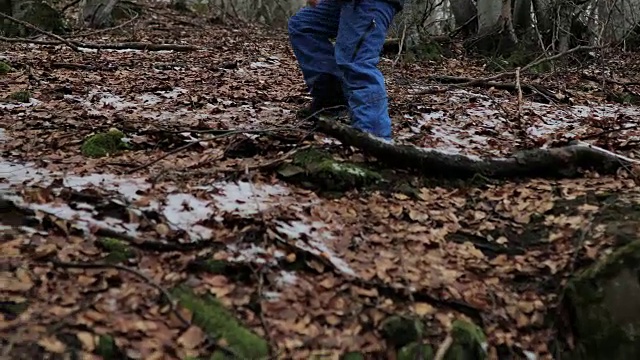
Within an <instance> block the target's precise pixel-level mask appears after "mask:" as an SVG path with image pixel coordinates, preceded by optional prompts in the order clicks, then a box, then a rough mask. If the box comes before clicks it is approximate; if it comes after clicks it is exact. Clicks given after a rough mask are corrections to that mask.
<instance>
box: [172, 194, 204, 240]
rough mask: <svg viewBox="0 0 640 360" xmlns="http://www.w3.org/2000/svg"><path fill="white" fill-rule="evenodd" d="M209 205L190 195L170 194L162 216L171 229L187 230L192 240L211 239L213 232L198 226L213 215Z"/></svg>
mask: <svg viewBox="0 0 640 360" xmlns="http://www.w3.org/2000/svg"><path fill="white" fill-rule="evenodd" d="M208 205H209V202H208V201H204V200H201V199H198V198H196V197H194V196H193V195H190V194H184V193H176V194H169V195H167V199H166V205H165V206H164V207H163V208H162V214H163V215H164V216H165V218H166V219H167V221H168V222H169V224H170V225H171V227H173V228H174V229H182V230H186V231H187V233H188V234H189V235H190V236H191V238H192V239H193V238H198V237H200V238H204V239H209V238H211V237H212V236H213V231H212V230H211V229H209V228H206V227H204V226H202V225H198V224H196V223H197V222H199V221H202V220H205V219H208V218H209V217H211V215H212V214H213V211H211V209H209V207H208Z"/></svg>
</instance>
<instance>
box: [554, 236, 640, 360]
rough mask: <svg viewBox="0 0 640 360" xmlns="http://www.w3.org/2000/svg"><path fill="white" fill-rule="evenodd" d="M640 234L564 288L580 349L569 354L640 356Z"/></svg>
mask: <svg viewBox="0 0 640 360" xmlns="http://www.w3.org/2000/svg"><path fill="white" fill-rule="evenodd" d="M638 274H640V240H636V241H633V242H631V243H629V244H628V245H625V246H623V247H621V248H619V249H617V250H616V251H614V252H613V253H611V254H610V255H608V256H606V257H604V258H603V259H602V260H600V261H598V262H597V263H596V264H594V265H592V266H591V267H589V268H587V269H585V270H583V271H582V272H580V273H578V274H577V275H576V276H575V277H574V278H573V279H572V280H571V281H570V282H569V283H568V285H567V288H566V290H565V304H564V305H565V306H566V308H567V309H568V310H569V312H571V313H572V314H573V316H572V318H573V323H572V325H573V328H574V333H575V336H576V340H577V341H576V342H577V347H576V350H575V351H573V352H571V353H567V354H566V355H564V358H566V359H605V358H610V359H637V358H640V279H639V276H638Z"/></svg>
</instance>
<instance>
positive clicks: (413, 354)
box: [397, 342, 435, 360]
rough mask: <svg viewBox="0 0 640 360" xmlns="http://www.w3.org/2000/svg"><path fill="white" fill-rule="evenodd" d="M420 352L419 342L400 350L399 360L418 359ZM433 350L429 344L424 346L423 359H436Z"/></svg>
mask: <svg viewBox="0 0 640 360" xmlns="http://www.w3.org/2000/svg"><path fill="white" fill-rule="evenodd" d="M419 352H420V344H419V343H418V342H412V343H410V344H408V345H405V346H403V347H402V348H401V349H400V350H398V357H397V359H398V360H414V359H417V358H418V355H419V354H418V353H419ZM434 355H435V354H434V352H433V348H432V347H431V345H429V344H422V357H421V358H420V359H423V360H431V359H433V357H434Z"/></svg>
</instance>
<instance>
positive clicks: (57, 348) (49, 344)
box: [38, 336, 67, 354]
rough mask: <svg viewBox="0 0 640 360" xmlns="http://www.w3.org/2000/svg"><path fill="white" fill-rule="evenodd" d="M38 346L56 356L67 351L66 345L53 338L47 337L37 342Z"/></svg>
mask: <svg viewBox="0 0 640 360" xmlns="http://www.w3.org/2000/svg"><path fill="white" fill-rule="evenodd" d="M38 345H40V346H42V347H43V348H44V349H45V350H46V351H49V352H52V353H56V354H62V353H64V352H65V350H66V349H67V347H66V345H65V344H64V343H63V342H62V341H60V340H58V339H56V338H55V337H54V336H49V337H46V338H42V339H40V340H38Z"/></svg>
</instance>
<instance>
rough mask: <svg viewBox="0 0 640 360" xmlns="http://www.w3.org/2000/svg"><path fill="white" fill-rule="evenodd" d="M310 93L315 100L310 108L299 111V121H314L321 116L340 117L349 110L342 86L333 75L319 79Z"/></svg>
mask: <svg viewBox="0 0 640 360" xmlns="http://www.w3.org/2000/svg"><path fill="white" fill-rule="evenodd" d="M310 92H311V96H312V97H313V100H312V101H311V104H310V105H309V106H307V107H305V108H303V109H300V110H299V111H298V113H297V115H298V118H299V119H306V120H313V119H314V118H317V117H318V116H320V115H325V116H332V117H333V116H340V115H341V114H342V113H344V112H345V110H347V107H348V103H347V99H346V98H345V96H344V92H343V91H342V85H341V83H340V80H339V79H338V78H336V77H335V76H333V75H326V76H325V77H323V78H320V79H317V80H316V82H315V84H314V85H313V87H312V89H311V91H310Z"/></svg>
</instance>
